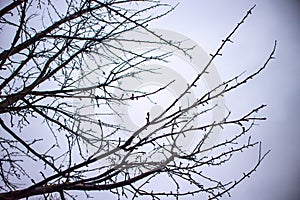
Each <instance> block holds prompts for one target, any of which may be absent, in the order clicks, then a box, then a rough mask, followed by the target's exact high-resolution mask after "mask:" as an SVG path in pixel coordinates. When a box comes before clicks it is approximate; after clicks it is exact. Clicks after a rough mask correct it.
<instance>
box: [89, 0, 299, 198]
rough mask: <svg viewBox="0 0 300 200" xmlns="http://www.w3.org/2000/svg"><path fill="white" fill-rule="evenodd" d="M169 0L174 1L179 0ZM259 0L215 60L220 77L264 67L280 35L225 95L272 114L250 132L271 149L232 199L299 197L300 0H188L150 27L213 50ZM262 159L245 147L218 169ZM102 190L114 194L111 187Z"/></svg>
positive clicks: (237, 108)
mask: <svg viewBox="0 0 300 200" xmlns="http://www.w3.org/2000/svg"><path fill="white" fill-rule="evenodd" d="M168 2H171V4H173V5H175V4H176V3H177V2H178V1H175V0H171V1H168ZM254 4H256V7H255V9H254V11H253V14H252V15H251V16H250V17H249V18H248V19H247V21H246V23H245V24H243V26H242V27H241V28H240V29H239V30H238V32H237V34H236V35H235V36H234V37H233V38H232V40H233V41H234V43H233V44H230V45H227V46H226V48H225V49H224V50H223V56H222V57H219V58H218V59H217V60H216V61H215V62H214V63H215V66H216V68H217V69H218V72H219V74H220V76H221V78H222V80H226V79H228V78H231V77H233V76H235V75H237V74H240V73H241V72H243V71H246V73H248V74H249V73H252V72H254V71H255V70H256V69H258V68H259V67H261V65H262V64H263V63H264V61H265V60H266V58H267V57H268V55H269V53H270V52H271V50H272V48H273V45H274V41H275V40H277V41H278V46H277V50H276V53H275V57H276V59H275V60H272V62H270V64H269V65H268V67H267V69H266V70H265V71H263V72H262V73H261V74H260V75H259V76H257V77H256V79H255V80H253V81H252V82H250V83H249V84H248V85H246V86H243V87H241V88H239V89H237V90H236V91H235V92H233V93H230V94H229V95H228V96H226V102H227V106H228V107H229V108H230V110H231V111H232V112H233V113H235V115H236V116H239V114H240V115H242V114H245V113H246V112H247V111H249V110H251V109H252V108H254V107H256V106H259V105H260V104H267V108H266V109H264V110H263V111H262V112H261V115H262V116H266V117H267V118H268V120H267V121H265V122H260V125H259V126H256V127H255V128H254V129H253V131H252V134H253V138H254V139H256V140H261V141H262V145H263V151H267V150H269V149H271V153H270V154H269V155H268V157H267V158H266V159H265V160H264V162H263V163H262V165H261V166H260V167H259V169H258V171H256V172H255V173H254V174H253V175H252V176H251V178H250V179H247V180H245V181H244V182H243V183H241V184H240V185H239V186H238V187H237V188H235V189H234V190H233V191H232V192H231V194H232V198H231V199H243V200H252V199H257V200H269V199H272V200H282V199H288V200H296V199H297V196H299V195H300V194H299V193H300V191H299V189H298V188H299V186H300V171H299V169H300V156H299V154H298V151H299V150H298V148H299V146H300V131H299V129H300V125H299V124H300V120H299V119H300V118H299V115H300V108H299V105H298V104H299V103H300V79H299V77H300V58H299V54H300V46H299V45H300V27H299V24H300V23H299V19H300V14H299V13H300V12H299V11H300V3H298V2H297V0H276V1H274V0H260V1H258V0H257V1H253V0H244V1H240V0H231V1H225V0H209V1H203V0H189V1H184V0H182V1H180V3H179V5H178V7H177V8H176V9H175V10H174V11H173V12H172V13H170V14H169V15H167V16H165V17H164V18H162V19H159V20H158V21H156V22H155V23H153V24H151V27H153V28H164V29H169V30H172V31H176V32H178V33H181V34H183V35H185V36H187V37H189V38H191V39H192V40H194V41H195V42H197V43H198V44H199V45H200V46H201V47H202V48H203V49H204V50H205V51H206V52H208V53H213V52H215V51H216V49H217V48H218V47H219V45H220V43H221V40H222V39H224V38H225V37H226V36H227V34H228V33H230V32H231V31H232V29H233V27H235V25H236V24H237V23H238V22H239V21H240V20H241V19H242V17H243V16H244V15H245V13H246V12H247V10H248V9H250V8H251V7H252V6H253V5H254ZM256 159H257V152H256V151H251V152H250V153H245V154H240V155H239V156H237V157H236V158H234V159H233V160H232V162H231V163H230V164H229V165H227V166H226V167H224V171H223V172H218V173H224V174H226V175H227V177H228V178H230V177H231V176H232V177H233V178H234V177H236V176H237V177H239V175H241V174H240V173H241V172H242V171H248V170H250V169H251V167H253V166H254V164H255V161H256ZM241 170H242V171H241ZM94 194H96V193H94ZM97 196H100V197H103V198H106V199H115V196H113V197H112V196H111V195H110V194H109V193H106V192H104V193H101V194H99V193H97ZM193 198H194V199H198V198H197V196H195V197H193ZM186 199H192V198H190V197H189V198H186ZM224 199H229V198H228V197H224Z"/></svg>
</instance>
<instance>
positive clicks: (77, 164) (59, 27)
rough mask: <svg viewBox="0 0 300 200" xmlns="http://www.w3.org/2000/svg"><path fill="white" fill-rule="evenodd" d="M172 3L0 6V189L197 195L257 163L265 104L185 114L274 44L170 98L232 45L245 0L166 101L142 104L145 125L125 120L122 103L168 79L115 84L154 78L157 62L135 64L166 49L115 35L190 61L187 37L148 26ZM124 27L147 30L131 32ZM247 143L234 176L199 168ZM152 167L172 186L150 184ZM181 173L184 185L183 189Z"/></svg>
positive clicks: (213, 98) (213, 192) (24, 193)
mask: <svg viewBox="0 0 300 200" xmlns="http://www.w3.org/2000/svg"><path fill="white" fill-rule="evenodd" d="M173 9H174V7H172V6H170V5H168V4H164V3H161V2H160V1H156V0H106V1H97V0H80V1H79V0H78V1H69V0H66V1H65V2H62V1H59V2H57V3H54V1H51V0H15V1H13V2H10V3H9V4H8V5H6V6H4V7H3V8H2V9H1V11H0V17H1V18H0V23H1V40H2V41H3V43H2V42H1V43H2V44H1V53H0V61H1V63H0V69H1V83H0V91H1V94H0V95H1V96H0V98H1V100H0V101H1V102H0V114H1V119H0V125H1V135H0V150H1V158H0V175H1V184H0V189H1V193H0V199H20V198H28V197H32V196H34V195H43V196H44V197H45V198H47V199H48V198H49V199H52V198H56V195H59V197H60V198H61V199H68V198H70V199H76V196H75V195H74V194H72V192H71V191H72V190H77V191H84V192H86V195H87V197H88V196H89V195H88V191H92V190H96V191H110V192H112V193H114V194H116V196H118V197H119V198H120V197H121V196H123V197H126V198H131V199H136V198H138V197H140V196H149V197H151V198H152V199H160V198H161V197H165V196H171V197H176V198H178V197H180V196H185V195H194V194H198V193H203V194H205V195H206V197H207V198H208V199H219V198H221V197H222V196H223V195H225V194H229V191H230V190H231V189H232V188H233V187H235V186H236V185H238V184H239V183H240V182H241V181H243V180H244V179H245V178H247V177H249V176H250V175H251V174H252V173H253V172H254V171H255V170H256V169H257V167H258V166H259V165H260V163H261V161H262V160H263V159H264V157H265V156H266V155H267V153H268V152H266V153H262V152H261V144H260V142H256V141H252V140H251V136H248V135H249V131H250V129H251V128H252V127H253V125H255V123H256V121H258V120H265V118H263V117H258V116H256V113H257V112H258V111H259V110H260V109H262V108H263V107H265V105H261V106H258V107H257V108H254V109H253V110H251V111H249V112H248V113H246V114H245V115H244V116H241V117H239V118H236V119H235V118H232V117H231V112H230V111H227V113H226V114H225V115H224V117H223V118H222V119H219V120H217V121H213V122H210V123H205V122H204V123H194V122H195V121H197V120H198V119H200V118H201V117H202V116H205V114H206V113H211V112H214V111H215V110H217V109H218V108H219V107H220V106H224V105H221V104H220V101H219V100H220V98H223V96H224V95H226V94H227V93H228V92H230V91H233V90H235V89H236V88H238V87H239V86H241V85H244V84H246V83H248V81H249V80H251V79H253V78H254V77H255V76H256V75H257V74H259V73H260V72H261V71H262V70H263V69H264V68H265V67H266V66H267V64H268V63H269V62H270V60H272V59H273V58H274V57H273V55H274V52H275V48H276V42H275V45H274V48H273V49H272V50H271V52H270V54H269V56H268V57H267V58H266V61H265V63H264V64H263V66H261V67H259V68H258V70H257V71H256V72H255V73H253V74H249V75H247V76H244V75H238V76H236V77H233V78H232V79H230V80H227V81H224V82H222V83H220V84H218V85H216V86H215V87H214V88H212V89H211V90H209V91H206V92H205V93H204V94H203V95H201V96H198V97H196V98H195V99H194V100H193V101H192V102H189V103H188V104H184V105H181V104H180V102H181V100H182V99H184V98H187V97H189V95H190V93H191V91H192V89H193V88H197V84H198V83H199V81H200V80H201V78H203V77H204V76H206V74H207V73H209V69H210V67H211V64H212V62H213V61H214V59H215V58H216V57H218V56H221V55H222V53H221V51H222V49H223V47H224V46H225V45H226V44H227V43H232V40H231V38H232V35H233V34H235V32H236V31H237V30H238V28H239V27H240V26H241V25H242V24H243V23H244V21H245V20H246V19H247V17H248V16H249V15H250V14H251V12H252V10H253V9H254V7H253V8H251V9H250V10H249V11H248V12H247V13H246V15H245V16H244V18H243V19H242V20H241V21H240V22H239V23H238V25H237V26H236V27H234V28H233V31H232V32H231V33H230V34H229V35H228V36H227V37H226V38H225V39H224V40H223V41H222V43H221V45H220V47H219V48H218V49H217V51H216V52H215V53H213V54H211V55H210V59H208V62H207V63H206V65H205V66H203V70H202V71H201V72H199V74H197V76H196V77H195V78H194V79H193V80H191V81H190V82H189V83H188V84H187V85H185V86H184V90H183V91H180V95H178V97H177V98H174V99H173V100H171V103H170V104H169V106H167V107H166V108H164V110H163V111H161V112H160V113H159V114H157V115H155V116H154V115H153V114H152V113H151V112H150V111H145V118H143V121H144V124H143V125H141V126H140V127H138V129H136V130H132V129H130V127H128V126H127V125H128V124H126V119H125V118H124V116H123V113H122V112H121V110H119V108H120V107H121V106H126V105H127V104H128V102H138V101H140V100H141V99H147V100H148V101H155V99H153V96H154V95H159V94H160V93H161V92H163V91H165V90H166V89H167V88H168V87H170V86H171V85H172V84H175V82H176V80H171V81H169V82H167V83H166V84H165V85H164V86H162V87H160V88H158V89H155V90H151V91H141V90H134V89H132V88H126V85H124V84H122V83H123V82H126V81H128V80H139V79H141V78H142V77H143V75H144V74H146V75H148V74H154V75H156V76H159V73H160V70H159V68H157V67H155V66H154V67H146V66H145V65H146V64H147V63H149V62H150V61H159V62H168V58H169V57H170V56H171V55H172V51H170V52H165V51H164V52H159V53H158V52H156V51H155V50H157V49H154V48H152V49H151V48H148V49H147V48H146V49H144V50H142V51H141V50H139V51H138V50H136V51H135V50H132V49H130V48H126V47H125V46H124V44H125V43H126V42H127V43H128V42H129V43H131V44H136V45H140V46H147V44H152V43H155V44H156V45H161V46H170V47H172V49H174V51H175V50H177V51H180V52H181V53H182V54H184V55H186V56H187V57H190V59H193V58H192V56H191V54H192V51H193V49H194V47H193V46H186V45H185V43H184V41H176V40H170V39H169V38H166V37H164V35H162V34H159V33H158V32H156V31H154V30H153V29H150V28H148V24H149V23H150V22H152V21H153V20H156V19H159V18H161V17H162V16H164V15H166V14H168V13H169V12H170V11H172V10H173ZM128 33H130V34H128ZM132 33H135V36H136V35H145V34H147V37H149V39H146V40H142V39H141V38H143V37H141V38H138V37H137V38H136V37H130V35H131V34H132ZM125 36H126V37H125ZM112 118H118V119H119V121H118V120H117V121H114V120H112ZM46 127H47V128H46ZM227 127H237V128H236V129H234V130H235V131H236V132H235V134H234V135H229V136H228V137H227V140H225V141H218V142H216V143H214V144H213V145H207V144H208V143H211V142H208V141H209V140H210V138H213V137H214V136H213V135H214V133H215V132H218V131H219V129H226V128H227ZM195 133H196V134H197V135H198V141H196V145H194V146H193V147H191V148H189V149H188V150H187V149H185V148H183V144H182V143H181V141H182V140H183V138H186V137H187V138H189V137H190V135H191V134H195ZM199 135H200V136H199ZM190 139H191V138H190ZM245 139H246V140H245ZM252 147H257V148H258V151H259V152H258V160H257V163H256V164H255V166H254V167H253V168H252V169H251V170H250V171H249V172H246V173H244V174H243V175H241V177H240V178H239V179H237V180H235V181H232V180H229V181H228V180H225V181H223V180H219V179H218V177H212V176H208V175H206V173H205V168H207V167H213V166H217V167H218V168H220V167H222V165H223V164H224V163H227V162H228V161H229V160H230V158H231V157H232V156H233V155H234V154H236V153H238V152H242V151H243V150H246V149H249V148H252ZM159 177H164V178H165V179H166V180H168V183H169V184H170V190H168V191H161V190H160V189H159V188H155V187H154V189H153V188H152V186H153V182H155V181H156V180H157V178H159ZM187 183H188V185H190V187H188V188H187V189H186V187H182V186H183V185H185V184H187ZM151 188H152V189H151ZM229 195H230V194H229Z"/></svg>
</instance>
